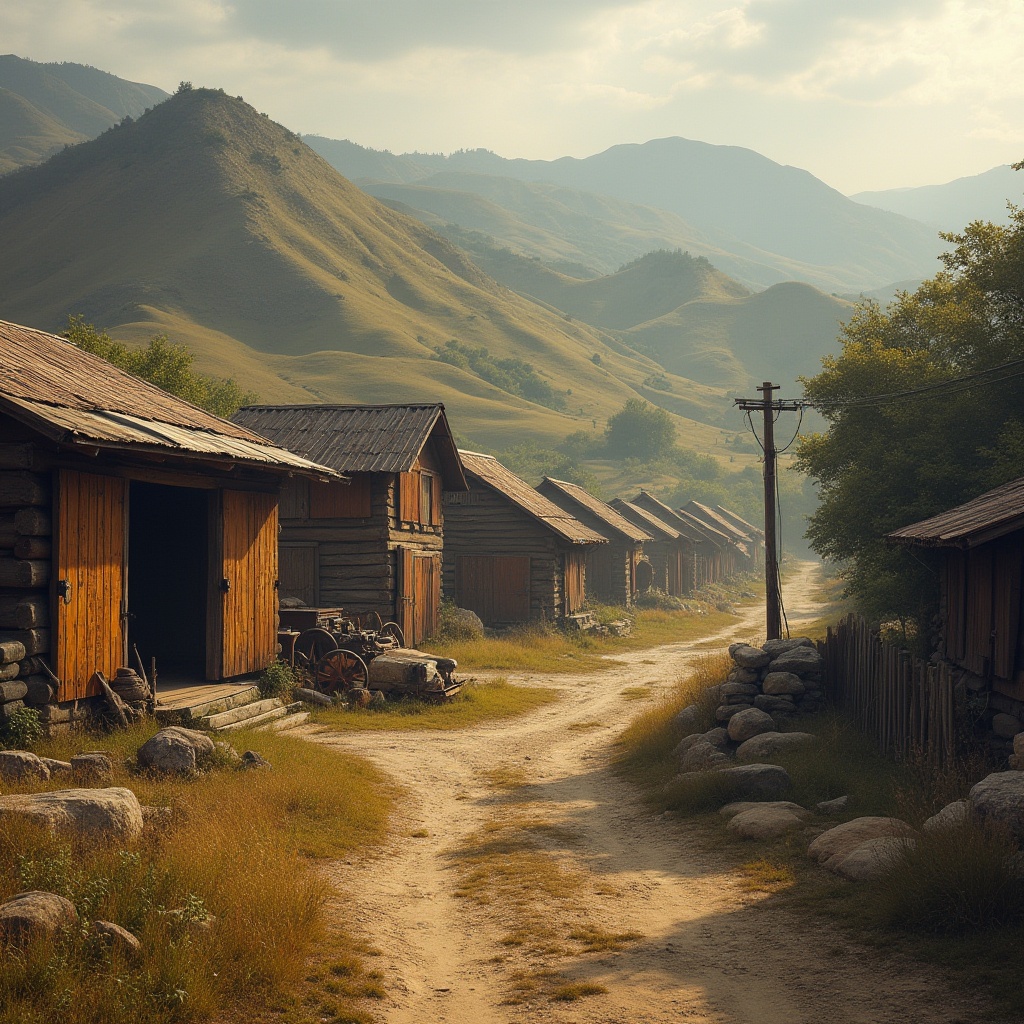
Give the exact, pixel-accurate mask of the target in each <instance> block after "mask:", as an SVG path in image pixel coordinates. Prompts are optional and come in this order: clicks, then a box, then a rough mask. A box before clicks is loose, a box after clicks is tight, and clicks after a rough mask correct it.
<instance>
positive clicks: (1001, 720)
mask: <svg viewBox="0 0 1024 1024" xmlns="http://www.w3.org/2000/svg"><path fill="white" fill-rule="evenodd" d="M992 731H993V732H994V733H995V734H996V735H997V736H998V737H999V738H1000V739H1003V740H1012V739H1013V738H1014V737H1016V736H1018V735H1020V733H1021V732H1024V725H1021V724H1020V719H1019V718H1017V716H1016V715H1007V714H1004V713H1003V712H1000V713H999V714H997V715H993V716H992Z"/></svg>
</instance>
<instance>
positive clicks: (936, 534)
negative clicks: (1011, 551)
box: [889, 477, 1024, 548]
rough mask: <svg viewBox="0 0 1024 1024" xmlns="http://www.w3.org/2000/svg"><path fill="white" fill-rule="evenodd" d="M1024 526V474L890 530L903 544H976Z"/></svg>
mask: <svg viewBox="0 0 1024 1024" xmlns="http://www.w3.org/2000/svg"><path fill="white" fill-rule="evenodd" d="M1016 530H1024V477H1021V478H1020V479H1018V480H1011V481H1010V482H1009V483H1007V484H1003V485H1002V487H997V488H995V490H992V491H987V492H986V493H985V494H981V495H979V496H978V497H977V498H974V499H973V500H972V501H968V502H965V503H964V504H963V505H957V507H956V508H951V509H950V510H949V511H948V512H940V513H939V514H938V515H935V516H932V517H931V518H929V519H922V520H921V522H919V523H912V524H911V525H910V526H904V527H903V528H902V529H900V530H894V531H893V532H892V533H890V534H889V538H890V539H891V540H894V541H896V542H897V543H900V544H920V545H922V546H924V547H938V548H943V547H957V548H973V547H977V546H978V545H979V544H985V543H987V542H988V541H990V540H996V539H997V538H999V537H1004V536H1006V534H1008V533H1014V532H1015V531H1016Z"/></svg>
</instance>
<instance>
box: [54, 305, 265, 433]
mask: <svg viewBox="0 0 1024 1024" xmlns="http://www.w3.org/2000/svg"><path fill="white" fill-rule="evenodd" d="M63 336H64V337H65V338H67V339H68V341H70V342H71V343H72V344H73V345H76V346H77V347H78V348H80V349H82V350H84V351H86V352H92V353H93V354H94V355H98V356H101V357H102V358H103V359H106V360H107V362H108V363H113V364H114V366H116V367H117V368H118V369H121V370H125V371H126V372H127V373H131V374H133V375H134V376H136V377H141V378H142V379H143V380H145V381H149V383H150V384H155V385H156V386H157V387H158V388H160V389H161V390H163V391H166V392H167V393H168V394H171V395H176V396H177V397H178V398H183V399H185V401H187V402H191V403H192V404H193V405H197V406H199V408H200V409H205V410H206V411H207V412H212V413H214V415H216V416H223V417H224V418H225V419H227V418H228V417H230V416H231V415H232V413H234V412H236V411H237V410H238V409H239V408H241V407H242V406H243V405H250V404H252V403H253V402H256V401H258V400H259V395H257V394H256V393H255V392H253V391H245V390H243V389H242V388H241V387H239V386H238V384H237V383H236V382H235V381H234V380H232V379H231V378H228V379H224V378H221V377H210V376H208V375H206V374H205V373H199V372H198V371H196V370H193V369H192V364H193V362H194V361H195V356H194V355H193V353H192V352H191V351H189V349H188V348H187V347H186V346H185V345H180V344H175V343H174V342H171V341H168V340H167V337H166V336H165V335H162V334H157V335H154V336H153V337H152V338H150V340H149V344H148V345H147V346H146V347H145V348H130V347H129V346H128V345H126V344H124V342H120V341H114V340H113V338H111V337H110V335H108V334H107V333H106V331H102V332H100V331H97V330H96V328H95V327H93V325H92V324H87V323H86V322H85V318H84V317H83V316H81V315H78V316H69V317H68V327H67V330H66V331H64V335H63Z"/></svg>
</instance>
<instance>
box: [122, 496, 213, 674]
mask: <svg viewBox="0 0 1024 1024" xmlns="http://www.w3.org/2000/svg"><path fill="white" fill-rule="evenodd" d="M208 551H209V492H208V491H201V490H195V489H193V488H190V487H168V486H167V485H165V484H150V483H143V482H141V481H136V480H133V481H132V482H131V486H130V490H129V497H128V585H127V591H128V651H129V655H130V656H131V658H132V663H133V664H134V654H133V652H132V647H133V645H134V646H137V647H138V649H139V653H140V654H141V656H142V658H143V663H144V664H145V665H146V667H147V669H148V667H149V660H150V658H153V657H155V658H156V660H157V667H158V669H159V672H160V675H161V677H162V678H164V679H167V680H170V679H171V678H175V679H181V680H194V681H197V682H198V681H200V680H203V679H205V678H206V618H207V616H206V605H207V590H208V580H209V569H208V566H207V558H208Z"/></svg>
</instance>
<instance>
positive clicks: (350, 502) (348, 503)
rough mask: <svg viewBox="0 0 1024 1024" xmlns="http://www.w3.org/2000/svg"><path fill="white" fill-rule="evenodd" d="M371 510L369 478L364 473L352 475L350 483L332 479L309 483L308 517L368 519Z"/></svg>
mask: <svg viewBox="0 0 1024 1024" xmlns="http://www.w3.org/2000/svg"><path fill="white" fill-rule="evenodd" d="M372 511H373V510H372V508H371V502H370V478H369V476H367V475H366V474H365V473H360V474H357V475H356V476H354V477H353V478H352V482H351V483H344V482H343V481H333V480H332V481H331V482H330V483H316V482H313V483H310V485H309V518H310V519H369V518H370V516H371V514H372Z"/></svg>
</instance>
